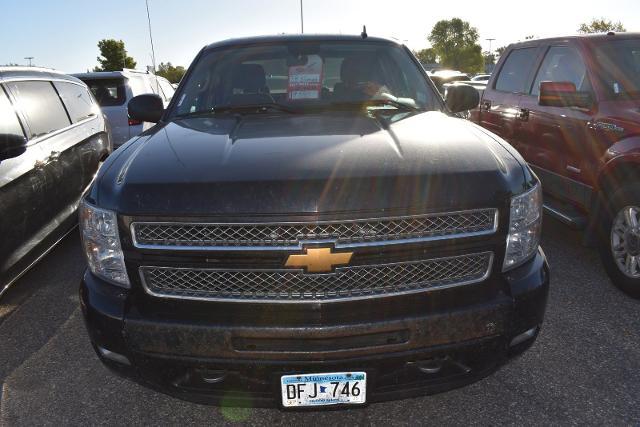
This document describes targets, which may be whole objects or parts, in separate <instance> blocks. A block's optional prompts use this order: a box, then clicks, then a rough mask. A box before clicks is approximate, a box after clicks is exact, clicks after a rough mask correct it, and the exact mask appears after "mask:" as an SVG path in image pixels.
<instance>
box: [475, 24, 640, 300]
mask: <svg viewBox="0 0 640 427" xmlns="http://www.w3.org/2000/svg"><path fill="white" fill-rule="evenodd" d="M496 69H497V72H495V73H494V76H493V77H492V79H491V81H490V82H489V85H488V86H487V88H486V90H485V91H484V94H483V96H482V100H481V102H480V109H479V110H478V111H476V112H474V114H473V115H472V117H473V120H475V121H477V122H478V123H479V124H480V125H482V126H483V127H485V128H486V129H488V130H490V131H492V132H494V133H496V134H498V135H500V136H502V137H503V138H505V139H506V140H507V141H509V142H510V143H511V144H513V145H514V146H515V147H516V148H517V149H518V151H520V153H521V154H522V155H523V156H524V158H525V159H526V160H527V161H528V162H529V164H530V165H531V167H532V169H533V170H534V171H535V172H536V174H537V175H538V176H539V177H540V179H541V180H542V183H543V189H544V192H545V209H546V210H547V211H548V212H549V213H550V214H551V215H553V216H555V217H556V218H558V219H560V220H561V221H563V222H565V223H566V224H568V225H570V226H572V227H575V228H579V229H584V230H585V231H586V237H587V240H588V241H591V242H598V243H599V249H600V254H601V257H602V261H603V263H604V266H605V268H606V270H607V272H608V273H609V276H610V277H611V279H612V281H613V283H614V284H615V285H616V286H618V287H619V288H620V289H622V290H623V291H625V292H627V293H628V294H629V295H632V296H634V297H640V225H639V224H640V34H638V33H635V34H634V33H620V34H616V33H609V34H600V35H592V36H576V37H562V38H553V39H545V40H532V41H527V42H524V43H518V44H514V45H511V46H509V48H508V49H507V51H506V52H505V54H504V55H503V56H502V58H501V60H500V62H499V63H498V66H497V68H496Z"/></svg>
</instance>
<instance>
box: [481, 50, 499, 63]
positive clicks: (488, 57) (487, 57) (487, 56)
mask: <svg viewBox="0 0 640 427" xmlns="http://www.w3.org/2000/svg"><path fill="white" fill-rule="evenodd" d="M482 56H483V57H484V63H485V64H491V65H493V64H495V63H496V56H495V55H494V54H493V53H490V52H484V53H483V54H482Z"/></svg>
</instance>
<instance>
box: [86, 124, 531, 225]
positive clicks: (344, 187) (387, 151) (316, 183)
mask: <svg viewBox="0 0 640 427" xmlns="http://www.w3.org/2000/svg"><path fill="white" fill-rule="evenodd" d="M376 116H379V114H378V115H376V114H373V113H372V114H370V115H367V114H364V113H361V112H360V113H357V112H340V113H335V112H331V113H319V114H298V115H296V114H280V113H278V114H252V115H244V116H239V115H238V116H233V115H222V116H215V117H214V116H211V117H198V118H189V119H180V120H175V121H172V122H169V123H166V124H162V125H158V126H156V127H154V128H152V129H151V130H150V131H148V132H146V133H145V134H143V136H141V137H140V138H139V139H138V140H137V141H135V142H131V143H129V144H127V145H125V146H124V147H122V149H120V150H118V151H117V152H116V153H114V155H113V156H112V158H110V159H108V161H107V164H106V165H105V167H104V168H103V170H104V171H103V172H102V173H101V174H100V176H99V177H98V180H97V184H96V185H95V186H94V188H93V191H92V193H91V195H90V198H92V199H93V200H94V201H95V202H96V203H98V205H99V206H101V207H104V208H107V209H113V210H115V211H117V212H119V213H121V214H124V215H153V216H212V215H234V216H235V215H241V214H247V215H282V214H287V215H289V214H296V213H297V214H308V213H331V212H346V211H389V210H419V211H437V210H451V209H467V208H486V207H503V206H505V204H504V201H505V199H506V198H508V197H510V196H511V195H512V194H514V193H519V192H521V191H523V190H524V189H525V187H526V185H528V184H527V183H525V172H524V171H523V165H522V163H521V159H519V158H518V157H519V156H518V155H517V154H514V153H513V152H512V151H511V149H510V148H509V147H505V146H504V142H502V141H500V140H498V138H497V137H494V136H492V135H491V134H488V133H487V132H486V131H483V130H482V129H481V128H479V127H477V126H476V125H474V124H472V123H470V122H468V121H465V120H462V119H457V118H453V117H449V116H447V115H445V114H442V113H439V112H426V113H419V114H412V113H401V114H399V115H398V116H397V117H396V118H399V117H402V116H406V117H404V118H402V119H401V120H397V121H396V122H395V123H393V124H391V123H389V122H387V121H384V120H382V119H380V117H376Z"/></svg>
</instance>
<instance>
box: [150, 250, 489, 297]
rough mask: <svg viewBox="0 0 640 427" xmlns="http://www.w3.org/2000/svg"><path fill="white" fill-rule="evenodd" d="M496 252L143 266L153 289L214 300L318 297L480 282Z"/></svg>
mask: <svg viewBox="0 0 640 427" xmlns="http://www.w3.org/2000/svg"><path fill="white" fill-rule="evenodd" d="M492 263H493V253H492V252H483V253H477V254H470V255H459V256H452V257H447V258H436V259H426V260H418V261H407V262H397V263H389V264H376V265H362V266H350V267H341V268H337V269H336V271H335V272H334V273H330V274H307V273H304V272H303V271H302V270H287V269H262V270H252V269H214V268H178V267H151V266H144V267H140V269H139V272H140V277H141V279H142V283H143V286H144V288H145V290H146V291H147V293H149V294H151V295H153V296H157V297H164V298H180V299H196V300H208V301H254V302H314V301H316V302H317V301H332V300H344V299H348V300H352V299H361V298H371V297H376V296H389V295H398V294H405V293H415V292H421V291H425V290H430V289H441V288H446V287H452V286H461V285H466V284H471V283H478V282H481V281H483V280H485V279H486V278H487V277H488V276H489V275H490V273H491V266H492Z"/></svg>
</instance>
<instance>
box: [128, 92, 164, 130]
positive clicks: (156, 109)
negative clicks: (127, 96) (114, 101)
mask: <svg viewBox="0 0 640 427" xmlns="http://www.w3.org/2000/svg"><path fill="white" fill-rule="evenodd" d="M127 109H128V111H129V118H130V119H132V120H138V121H141V122H151V123H158V122H159V121H160V118H161V117H162V114H163V113H164V104H163V103H162V98H160V96H159V95H156V94H152V93H148V94H144V95H138V96H136V97H133V98H132V99H131V101H129V105H128V106H127Z"/></svg>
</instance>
